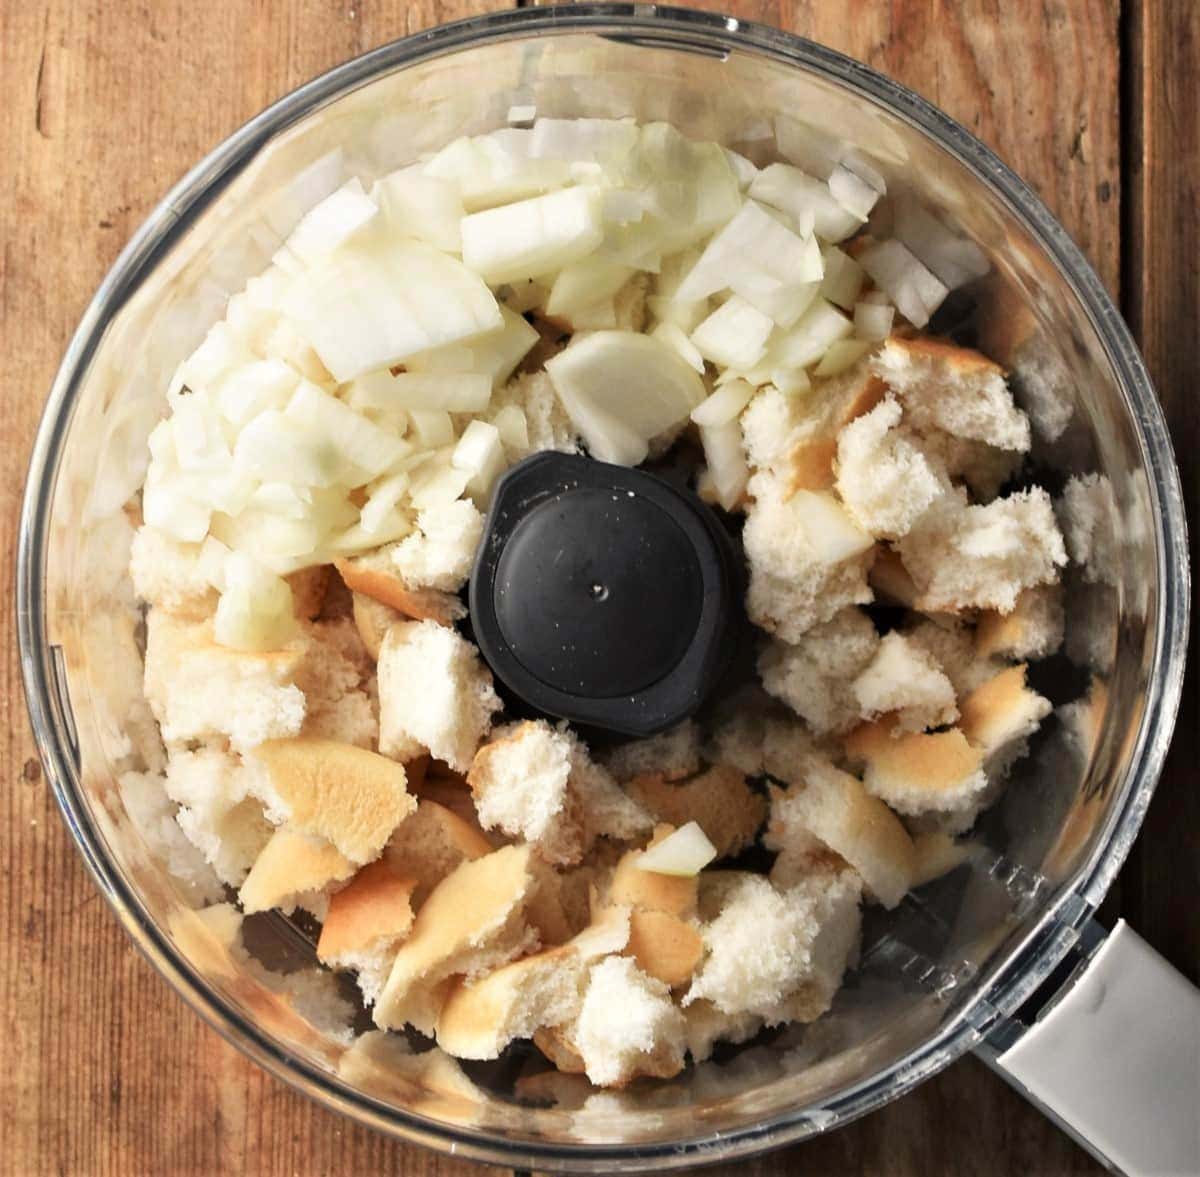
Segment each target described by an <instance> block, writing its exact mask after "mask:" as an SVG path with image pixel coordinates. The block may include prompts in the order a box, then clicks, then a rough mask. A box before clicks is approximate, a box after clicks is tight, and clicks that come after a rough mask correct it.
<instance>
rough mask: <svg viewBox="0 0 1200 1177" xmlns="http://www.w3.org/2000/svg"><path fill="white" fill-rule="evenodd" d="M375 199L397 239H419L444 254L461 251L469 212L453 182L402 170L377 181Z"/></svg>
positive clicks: (374, 191) (417, 171) (413, 170)
mask: <svg viewBox="0 0 1200 1177" xmlns="http://www.w3.org/2000/svg"><path fill="white" fill-rule="evenodd" d="M371 195H372V196H373V197H374V198H375V199H376V201H377V202H378V203H379V206H380V208H381V209H382V210H383V215H384V218H385V219H386V221H387V225H388V228H389V230H390V231H391V232H393V233H395V234H396V235H398V236H402V237H416V238H417V239H418V240H420V241H426V242H428V243H429V244H430V245H432V246H433V247H434V248H435V249H440V250H442V252H444V253H457V252H458V251H459V249H460V248H461V238H460V236H459V230H458V227H459V223H460V222H461V221H462V219H463V217H464V216H465V215H466V210H465V209H464V208H463V202H462V197H461V196H460V195H459V192H458V185H457V184H455V183H454V182H453V181H452V180H447V179H443V178H442V177H439V176H430V175H428V174H426V173H425V172H423V171H419V170H415V169H413V168H402V169H401V170H400V171H398V172H392V173H391V175H388V176H384V177H383V179H381V180H377V181H376V183H375V186H374V187H373V188H372V189H371Z"/></svg>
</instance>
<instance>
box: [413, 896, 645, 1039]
mask: <svg viewBox="0 0 1200 1177" xmlns="http://www.w3.org/2000/svg"><path fill="white" fill-rule="evenodd" d="M628 939H629V915H628V912H626V911H624V910H623V909H620V908H612V909H610V910H609V911H608V912H606V913H605V914H604V916H603V917H602V918H601V919H599V920H598V921H597V922H596V923H595V924H593V925H592V926H591V927H589V928H587V929H586V930H585V931H583V932H582V933H580V935H578V936H576V937H575V938H574V939H572V940H571V941H570V942H569V943H566V944H562V945H559V946H558V947H556V948H551V949H548V950H545V951H542V952H538V953H535V954H534V955H533V956H526V957H523V958H522V959H521V960H515V961H512V962H510V963H509V964H506V965H501V966H500V968H498V969H496V970H494V971H493V972H490V973H488V974H487V975H486V976H484V977H481V978H480V979H479V980H477V981H471V982H467V981H464V980H462V979H459V980H456V981H455V982H454V984H453V985H452V986H451V987H450V989H449V992H448V994H447V997H446V1001H445V1004H444V1005H443V1006H442V1009H441V1012H440V1014H439V1015H438V1023H437V1039H438V1045H439V1046H441V1047H443V1049H445V1050H448V1051H450V1053H451V1054H453V1055H456V1056H457V1057H458V1058H469V1059H492V1058H499V1057H500V1053H501V1052H502V1051H503V1050H504V1048H505V1047H506V1046H507V1045H508V1044H509V1043H510V1042H512V1041H513V1040H514V1039H518V1038H532V1037H534V1035H535V1034H537V1033H538V1032H539V1031H542V1030H545V1029H552V1028H554V1027H558V1026H562V1025H564V1024H565V1023H568V1022H571V1021H574V1019H575V1018H576V1017H578V1015H579V1012H580V1008H581V1006H582V1002H583V985H584V982H585V979H586V975H587V968H588V966H589V965H590V964H591V963H592V962H593V961H595V960H598V959H600V958H602V957H604V956H607V955H610V954H612V953H617V952H620V951H621V950H622V949H623V948H624V947H625V945H626V943H627V941H628Z"/></svg>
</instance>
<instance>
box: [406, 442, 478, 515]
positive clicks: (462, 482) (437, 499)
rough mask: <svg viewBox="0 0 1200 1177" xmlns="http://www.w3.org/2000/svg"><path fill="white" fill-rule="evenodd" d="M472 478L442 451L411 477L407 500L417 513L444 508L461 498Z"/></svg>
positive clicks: (447, 453) (470, 473)
mask: <svg viewBox="0 0 1200 1177" xmlns="http://www.w3.org/2000/svg"><path fill="white" fill-rule="evenodd" d="M472 477H473V475H472V472H471V471H470V470H463V469H460V468H459V467H458V466H455V465H453V464H452V462H451V454H450V453H449V452H448V451H446V450H442V451H440V452H439V453H438V454H436V455H434V457H433V459H432V460H430V461H429V462H426V463H425V464H424V465H423V466H421V468H420V469H419V470H418V471H417V472H416V473H415V474H414V475H413V477H412V483H411V486H410V488H409V499H410V500H411V502H412V505H413V507H414V508H415V509H416V510H418V511H424V510H425V509H426V508H428V507H439V506H444V505H445V504H446V503H452V502H454V500H455V499H459V498H461V497H462V496H463V493H464V492H465V491H466V489H467V484H468V483H469V482H470V481H471V478H472Z"/></svg>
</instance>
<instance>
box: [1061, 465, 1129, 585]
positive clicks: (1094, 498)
mask: <svg viewBox="0 0 1200 1177" xmlns="http://www.w3.org/2000/svg"><path fill="white" fill-rule="evenodd" d="M1055 507H1056V509H1057V515H1058V520H1059V523H1060V525H1061V526H1062V529H1063V537H1064V539H1065V541H1066V549H1067V551H1068V552H1069V553H1070V556H1071V560H1072V561H1073V562H1074V563H1075V564H1078V565H1079V567H1080V568H1081V569H1082V571H1083V578H1084V580H1085V581H1087V582H1088V583H1089V584H1113V585H1115V584H1116V583H1117V579H1118V576H1119V573H1120V568H1121V560H1120V549H1119V547H1118V544H1117V539H1116V536H1115V535H1114V533H1113V523H1114V521H1115V520H1117V519H1120V518H1121V512H1120V510H1119V508H1118V506H1117V500H1116V495H1115V493H1114V492H1113V485H1112V483H1111V482H1110V481H1109V479H1108V478H1106V477H1105V476H1104V475H1103V474H1084V475H1076V476H1074V477H1072V478H1069V479H1068V480H1067V484H1066V486H1064V487H1063V492H1062V495H1061V497H1060V498H1059V499H1058V501H1057V503H1056V504H1055Z"/></svg>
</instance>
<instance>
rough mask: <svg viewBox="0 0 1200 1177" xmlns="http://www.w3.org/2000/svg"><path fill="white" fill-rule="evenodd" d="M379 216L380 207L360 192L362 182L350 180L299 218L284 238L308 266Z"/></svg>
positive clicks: (288, 245)
mask: <svg viewBox="0 0 1200 1177" xmlns="http://www.w3.org/2000/svg"><path fill="white" fill-rule="evenodd" d="M378 213H379V206H378V205H377V204H376V203H375V201H373V200H372V199H371V198H370V197H369V196H368V195H367V194H366V192H364V191H363V186H362V183H361V181H359V180H358V179H354V180H351V181H350V182H349V183H347V184H343V185H342V187H340V188H339V189H338V190H337V191H336V192H334V193H332V194H331V195H329V196H327V197H325V199H324V200H322V201H321V203H320V204H318V205H317V206H316V207H315V208H312V209H310V210H309V211H308V212H306V213H305V214H304V216H303V217H301V218H300V223H299V224H298V225H297V226H296V227H295V229H293V230H292V234H291V236H290V237H289V238H288V239H287V249H288V250H289V251H290V252H291V253H292V254H293V255H295V256H296V257H298V258H299V259H300V260H301V261H303V262H306V263H308V264H310V265H311V264H312V263H313V262H315V261H317V260H318V259H319V258H321V257H324V256H325V254H327V253H332V252H333V251H334V250H335V249H337V248H338V246H339V245H341V244H342V243H343V242H345V241H348V240H349V239H350V238H351V237H353V236H354V235H355V234H356V233H358V232H360V231H361V230H362V229H363V228H365V227H366V226H367V225H369V224H370V223H371V222H372V221H373V220H374V219H375V217H376V216H377V215H378Z"/></svg>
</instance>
